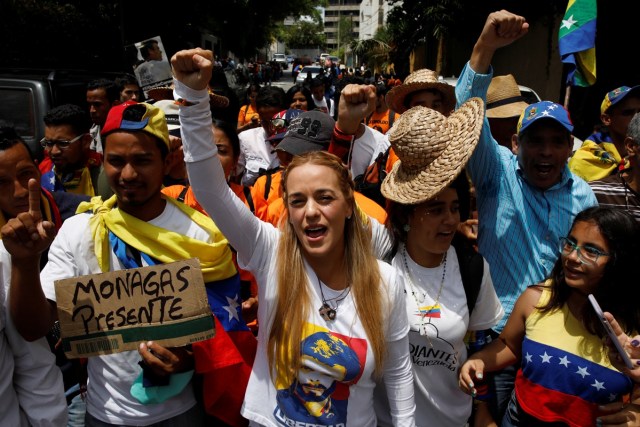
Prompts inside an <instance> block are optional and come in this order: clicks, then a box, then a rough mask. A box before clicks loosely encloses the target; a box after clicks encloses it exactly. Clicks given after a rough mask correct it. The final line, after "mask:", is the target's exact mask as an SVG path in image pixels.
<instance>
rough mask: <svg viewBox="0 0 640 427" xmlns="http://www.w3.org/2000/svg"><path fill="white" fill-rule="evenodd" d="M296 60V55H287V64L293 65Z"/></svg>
mask: <svg viewBox="0 0 640 427" xmlns="http://www.w3.org/2000/svg"><path fill="white" fill-rule="evenodd" d="M295 59H296V56H295V55H287V63H288V64H293V61H294V60H295Z"/></svg>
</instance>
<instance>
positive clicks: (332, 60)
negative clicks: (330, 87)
mask: <svg viewBox="0 0 640 427" xmlns="http://www.w3.org/2000/svg"><path fill="white" fill-rule="evenodd" d="M327 59H329V60H331V62H333V63H334V64H336V67H338V66H340V58H338V57H337V56H327Z"/></svg>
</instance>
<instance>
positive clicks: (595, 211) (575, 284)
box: [459, 206, 640, 427]
mask: <svg viewBox="0 0 640 427" xmlns="http://www.w3.org/2000/svg"><path fill="white" fill-rule="evenodd" d="M639 230H640V227H639V226H638V224H637V223H636V222H635V220H634V219H633V218H632V217H631V216H630V215H628V214H627V213H626V212H624V211H621V210H617V209H615V208H607V207H597V206H596V207H591V208H588V209H586V210H584V211H582V212H580V213H579V214H578V215H577V216H576V218H575V220H574V222H573V225H572V227H571V231H570V232H569V234H568V235H567V236H566V237H564V238H562V239H560V242H559V251H560V258H559V259H558V261H557V262H556V264H555V266H554V268H553V270H552V272H551V277H550V278H549V279H548V280H547V281H546V282H544V283H542V284H539V285H536V286H531V287H529V288H527V289H526V290H525V291H524V292H523V293H522V295H521V296H520V297H519V298H518V300H517V302H516V305H515V308H514V310H513V312H512V314H511V316H510V317H509V320H508V321H507V324H506V326H505V328H504V330H503V331H502V333H501V334H500V337H499V338H498V339H497V340H495V341H493V342H492V343H491V344H490V345H488V346H487V347H485V348H484V349H483V350H481V351H479V352H477V353H474V354H473V355H472V356H471V357H470V358H469V360H468V361H467V362H466V363H465V364H464V365H463V366H462V368H461V369H460V376H459V385H460V388H461V389H462V390H463V391H465V392H467V393H469V394H471V395H474V394H475V393H476V389H475V388H474V381H475V380H477V379H482V376H483V373H484V372H485V371H487V372H489V371H496V370H499V369H501V368H503V367H504V366H507V365H511V364H513V363H515V362H516V361H518V360H520V369H519V370H518V373H517V376H516V382H515V389H514V392H513V394H512V397H511V401H510V403H509V406H508V408H507V412H506V414H505V416H504V419H503V420H502V427H510V426H538V425H554V426H563V425H568V426H575V427H585V426H595V425H625V426H626V425H636V424H628V423H627V420H633V419H640V418H638V407H637V406H636V405H633V404H632V405H626V404H625V403H623V402H625V401H626V399H627V395H628V394H629V393H630V392H631V390H632V381H631V380H630V379H629V377H627V376H626V375H624V374H622V373H621V372H620V371H618V370H617V369H616V368H615V367H614V366H613V365H612V363H611V361H610V360H609V356H608V351H607V347H606V346H605V345H604V343H603V338H604V337H605V336H606V332H605V331H604V328H603V327H602V326H601V324H600V321H599V319H598V317H597V315H596V314H595V311H594V310H593V308H592V307H591V304H590V303H589V302H588V300H587V295H588V294H593V295H594V296H595V298H596V300H597V301H598V302H599V303H600V306H601V307H602V309H603V310H604V311H608V312H610V313H611V314H612V315H614V316H615V318H616V319H617V320H618V322H619V323H620V325H621V326H622V328H623V329H624V331H626V333H627V334H629V335H631V336H633V335H635V334H636V333H637V331H638V330H640V308H639V307H638V304H637V302H638V293H639V290H638V286H637V282H636V281H634V280H630V279H631V278H632V277H634V272H635V269H636V268H637V267H636V266H637V265H638V259H639V258H638V253H639V251H638V242H639V241H640V231H639ZM614 361H615V360H614ZM614 402H617V403H615V404H614ZM613 407H615V410H616V412H617V413H616V414H613V415H609V414H610V413H611V412H613ZM608 409H612V410H610V411H609V410H608ZM616 417H620V418H621V420H622V421H623V422H624V424H617V423H614V424H609V422H612V421H613V418H616ZM497 421H499V420H497Z"/></svg>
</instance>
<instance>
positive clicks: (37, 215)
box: [28, 178, 42, 222]
mask: <svg viewBox="0 0 640 427" xmlns="http://www.w3.org/2000/svg"><path fill="white" fill-rule="evenodd" d="M28 185H29V214H30V215H31V217H32V218H33V221H34V222H38V221H40V220H41V219H42V211H41V210H40V183H39V182H38V181H37V180H36V179H33V178H31V179H30V180H29V184H28Z"/></svg>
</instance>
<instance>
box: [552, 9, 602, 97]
mask: <svg viewBox="0 0 640 427" xmlns="http://www.w3.org/2000/svg"><path fill="white" fill-rule="evenodd" d="M597 15H598V8H597V4H596V0H569V3H568V4H567V11H566V12H565V15H564V18H563V19H562V24H561V25H560V30H559V32H558V47H559V50H560V57H561V59H562V62H564V63H565V64H568V65H569V73H568V75H567V84H569V85H573V86H591V85H592V84H594V83H595V81H596V18H597Z"/></svg>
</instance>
